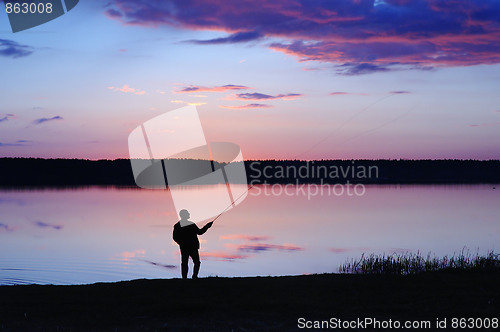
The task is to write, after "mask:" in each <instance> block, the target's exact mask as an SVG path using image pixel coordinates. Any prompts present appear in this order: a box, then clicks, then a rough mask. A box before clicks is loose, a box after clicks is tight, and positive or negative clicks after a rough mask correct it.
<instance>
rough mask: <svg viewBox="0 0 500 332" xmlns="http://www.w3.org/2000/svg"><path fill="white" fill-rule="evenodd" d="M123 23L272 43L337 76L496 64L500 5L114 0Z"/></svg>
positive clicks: (113, 12) (467, 0) (114, 13)
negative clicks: (332, 69)
mask: <svg viewBox="0 0 500 332" xmlns="http://www.w3.org/2000/svg"><path fill="white" fill-rule="evenodd" d="M106 15H107V16H108V17H110V18H112V19H114V20H118V21H120V22H122V23H124V24H129V25H130V24H131V25H140V26H144V27H159V26H162V25H169V26H175V27H181V28H185V29H191V30H210V31H225V32H227V33H228V36H227V37H222V38H216V39H213V40H207V41H192V42H196V43H199V44H224V43H238V42H243V41H250V40H254V39H257V38H263V39H264V38H273V40H275V42H274V43H272V44H271V45H269V47H271V48H272V49H274V50H277V51H280V52H284V53H287V54H290V55H292V56H294V57H297V58H298V59H299V60H300V61H313V60H317V61H322V62H329V63H334V64H336V65H341V66H342V67H340V68H337V70H338V72H339V73H340V74H344V75H361V74H369V73H375V72H387V71H389V70H392V69H394V68H398V69H429V68H432V67H438V66H470V65H478V64H495V63H500V19H499V18H500V2H499V1H493V0H485V1H471V0H454V1H439V0H427V1H416V0H408V1H398V0H386V1H374V0H364V1H351V0H336V1H324V0H307V1H305V0H303V1H300V0H299V1H289V0H255V1H222V0H193V1H184V0H173V1H168V2H163V1H149V0H112V1H111V3H110V7H107V10H106Z"/></svg>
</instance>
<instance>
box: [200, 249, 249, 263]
mask: <svg viewBox="0 0 500 332" xmlns="http://www.w3.org/2000/svg"><path fill="white" fill-rule="evenodd" d="M200 256H201V257H202V258H205V259H213V260H219V261H228V262H231V261H235V260H237V259H244V258H247V257H248V255H241V254H230V253H225V252H221V251H217V252H203V251H202V252H200Z"/></svg>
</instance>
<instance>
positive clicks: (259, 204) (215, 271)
mask: <svg viewBox="0 0 500 332" xmlns="http://www.w3.org/2000/svg"><path fill="white" fill-rule="evenodd" d="M275 188H277V187H275ZM271 189H272V188H270V187H268V188H266V187H263V186H256V187H254V189H251V190H250V191H249V193H248V197H247V199H246V200H245V201H244V202H243V203H241V204H240V205H239V206H238V207H237V208H234V209H232V210H230V211H228V212H227V213H225V214H223V215H222V216H221V217H220V218H219V219H218V220H217V221H216V222H215V223H214V225H213V228H212V229H211V230H210V232H207V233H206V234H205V235H204V236H203V237H201V238H200V240H201V250H200V255H201V258H202V261H203V263H202V264H203V268H202V275H201V276H208V275H219V276H254V275H285V274H301V273H322V272H336V271H337V268H338V266H339V265H340V264H341V263H343V262H344V261H345V260H346V258H348V257H358V256H360V255H361V253H363V252H374V253H384V252H385V253H391V252H401V251H417V250H420V251H421V252H423V253H427V252H429V251H432V252H434V253H436V254H438V255H445V254H453V253H454V252H458V251H460V250H461V249H462V248H463V247H464V246H467V247H468V248H469V249H471V250H472V251H473V252H475V250H476V249H478V250H479V251H480V252H486V251H487V250H488V249H495V248H496V249H497V250H498V247H499V244H500V243H499V242H500V240H499V239H500V221H499V218H498V215H499V212H500V204H498V203H499V198H500V191H498V190H492V187H491V186H487V185H477V186H367V187H366V192H365V193H364V195H361V196H356V195H353V196H348V195H340V196H336V195H334V196H332V195H310V193H301V192H300V191H297V194H293V195H287V194H286V193H284V191H283V190H282V193H281V194H279V195H274V194H272V190H271ZM278 189H279V188H278ZM278 189H275V190H278ZM282 189H283V188H282ZM296 189H297V188H291V190H296ZM186 190H187V191H189V190H197V191H198V190H204V189H203V187H196V188H188V187H187V188H186ZM266 190H267V193H271V194H266ZM177 220H178V216H177V215H176V212H175V211H174V207H173V204H172V199H171V197H170V193H169V191H167V190H148V189H136V188H113V187H88V188H79V189H43V190H40V189H39V190H2V191H0V284H22V283H54V284H75V283H92V282H97V281H118V280H127V279H134V278H173V277H179V274H180V272H179V271H180V268H179V261H180V257H179V250H178V246H177V245H176V244H175V243H174V242H173V241H172V226H173V225H174V224H175V223H176V222H177Z"/></svg>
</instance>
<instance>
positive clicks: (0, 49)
mask: <svg viewBox="0 0 500 332" xmlns="http://www.w3.org/2000/svg"><path fill="white" fill-rule="evenodd" d="M33 50H34V49H33V47H31V46H27V45H21V44H19V43H17V42H15V41H13V40H9V39H0V56H5V57H10V58H14V59H17V58H22V57H25V56H28V55H31V54H32V53H33Z"/></svg>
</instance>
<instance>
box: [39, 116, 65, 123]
mask: <svg viewBox="0 0 500 332" xmlns="http://www.w3.org/2000/svg"><path fill="white" fill-rule="evenodd" d="M55 120H63V117H61V116H59V115H56V116H53V117H51V118H40V119H36V120H34V121H33V124H36V125H38V124H42V123H44V122H49V121H55Z"/></svg>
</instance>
